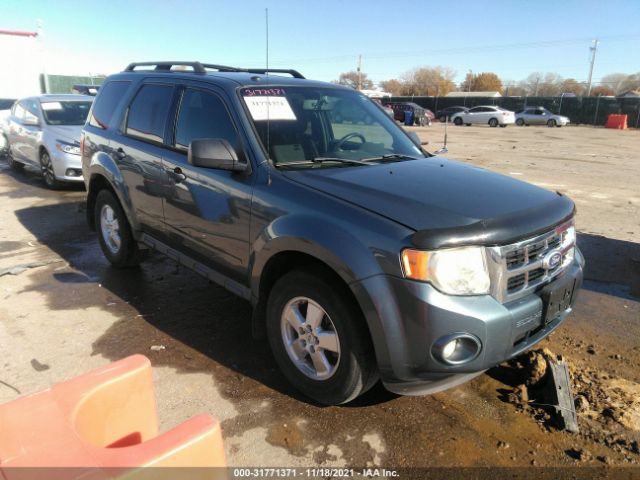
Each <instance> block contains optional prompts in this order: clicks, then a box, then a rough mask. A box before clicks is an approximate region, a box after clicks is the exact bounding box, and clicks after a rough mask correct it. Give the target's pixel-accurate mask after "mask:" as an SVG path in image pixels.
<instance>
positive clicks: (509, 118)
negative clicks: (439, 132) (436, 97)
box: [451, 105, 516, 127]
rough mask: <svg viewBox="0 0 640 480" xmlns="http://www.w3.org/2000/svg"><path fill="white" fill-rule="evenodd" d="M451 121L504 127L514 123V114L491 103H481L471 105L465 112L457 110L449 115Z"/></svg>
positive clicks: (456, 123) (457, 123)
mask: <svg viewBox="0 0 640 480" xmlns="http://www.w3.org/2000/svg"><path fill="white" fill-rule="evenodd" d="M451 121H452V122H453V123H454V124H455V125H472V124H474V123H475V124H485V125H489V126H490V127H497V126H498V125H500V126H501V127H506V126H507V125H511V124H512V123H515V121H516V117H515V114H514V113H513V112H512V111H510V110H505V109H504V108H500V107H494V106H492V105H486V106H485V105H483V106H480V107H473V108H471V109H469V111H467V112H459V113H456V114H455V115H453V116H452V117H451Z"/></svg>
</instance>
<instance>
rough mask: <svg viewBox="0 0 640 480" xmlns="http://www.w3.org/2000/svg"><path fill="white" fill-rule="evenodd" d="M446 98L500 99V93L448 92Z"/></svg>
mask: <svg viewBox="0 0 640 480" xmlns="http://www.w3.org/2000/svg"><path fill="white" fill-rule="evenodd" d="M446 96H447V97H494V98H497V97H501V96H502V95H500V92H449V93H447V95H446Z"/></svg>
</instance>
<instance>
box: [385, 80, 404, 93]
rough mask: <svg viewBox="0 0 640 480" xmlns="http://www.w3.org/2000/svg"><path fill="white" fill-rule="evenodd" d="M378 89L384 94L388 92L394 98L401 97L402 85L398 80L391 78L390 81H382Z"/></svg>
mask: <svg viewBox="0 0 640 480" xmlns="http://www.w3.org/2000/svg"><path fill="white" fill-rule="evenodd" d="M380 88H382V90H384V91H385V92H389V93H390V94H391V95H393V96H394V97H396V96H399V95H402V91H403V89H404V85H403V84H402V82H401V81H400V80H397V79H395V78H393V79H391V80H384V81H382V82H380Z"/></svg>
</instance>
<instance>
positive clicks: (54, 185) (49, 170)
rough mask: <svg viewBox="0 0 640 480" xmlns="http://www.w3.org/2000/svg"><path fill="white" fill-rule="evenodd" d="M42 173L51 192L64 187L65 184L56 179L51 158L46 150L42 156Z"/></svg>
mask: <svg viewBox="0 0 640 480" xmlns="http://www.w3.org/2000/svg"><path fill="white" fill-rule="evenodd" d="M40 171H41V172H42V178H43V179H44V183H45V185H46V186H47V187H49V188H50V189H51V190H58V189H59V188H61V187H62V185H63V183H62V182H61V181H59V180H58V179H57V178H56V174H55V172H54V171H53V163H52V162H51V156H50V155H49V152H47V151H46V150H43V151H42V153H41V154H40Z"/></svg>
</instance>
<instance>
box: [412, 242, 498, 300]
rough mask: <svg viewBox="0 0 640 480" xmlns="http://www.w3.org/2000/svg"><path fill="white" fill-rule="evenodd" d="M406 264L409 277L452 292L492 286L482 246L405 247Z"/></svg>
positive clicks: (478, 290)
mask: <svg viewBox="0 0 640 480" xmlns="http://www.w3.org/2000/svg"><path fill="white" fill-rule="evenodd" d="M402 267H403V269H404V275H405V277H407V278H410V279H412V280H418V281H421V282H429V283H431V284H432V285H433V286H434V287H436V288H437V289H438V290H440V291H441V292H443V293H448V294H450V295H483V294H488V293H489V288H490V286H491V281H490V279H489V272H488V270H487V262H486V260H485V250H484V248H482V247H463V248H451V249H446V250H436V251H433V252H425V251H423V250H413V249H405V250H403V251H402Z"/></svg>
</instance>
